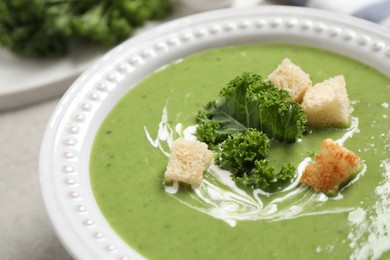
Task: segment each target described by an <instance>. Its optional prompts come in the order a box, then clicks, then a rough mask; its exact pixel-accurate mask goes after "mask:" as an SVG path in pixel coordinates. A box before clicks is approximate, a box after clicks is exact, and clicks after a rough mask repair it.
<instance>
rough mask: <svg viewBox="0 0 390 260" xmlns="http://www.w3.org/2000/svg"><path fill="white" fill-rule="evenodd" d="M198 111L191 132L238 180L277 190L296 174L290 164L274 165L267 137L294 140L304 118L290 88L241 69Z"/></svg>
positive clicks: (296, 138)
mask: <svg viewBox="0 0 390 260" xmlns="http://www.w3.org/2000/svg"><path fill="white" fill-rule="evenodd" d="M220 96H221V97H220V98H219V99H216V100H214V101H211V102H209V103H208V104H207V105H206V106H205V107H204V109H203V110H201V111H199V113H198V116H197V122H198V128H197V130H196V136H197V138H198V139H199V140H200V141H203V142H205V143H207V144H208V145H209V147H210V148H211V149H213V150H214V151H215V152H216V160H215V161H216V164H217V165H218V166H219V167H221V168H222V169H225V170H228V171H229V172H230V173H231V174H232V178H233V179H234V180H235V181H236V182H237V183H241V184H243V185H246V186H249V187H252V188H261V189H263V190H267V191H277V190H279V189H281V187H282V186H283V185H285V184H286V183H288V181H290V180H291V179H293V178H294V177H295V173H296V169H295V167H294V166H293V165H291V164H282V165H281V167H280V169H279V170H276V169H275V167H273V166H272V165H271V164H270V162H269V160H268V158H267V156H268V153H269V150H270V147H271V142H272V141H271V140H277V141H280V142H286V143H294V142H296V141H297V140H298V139H299V138H301V137H302V136H303V134H304V133H305V131H306V125H307V117H306V115H305V114H304V113H303V111H302V108H301V106H300V105H299V104H297V103H294V102H292V101H291V97H290V95H289V93H288V92H287V91H285V90H279V89H277V88H275V87H274V85H273V83H272V82H271V81H268V80H264V79H263V78H262V77H261V76H260V75H257V74H250V73H243V74H242V75H241V76H238V77H236V78H235V79H233V80H232V81H230V82H229V83H228V84H227V86H226V87H225V88H224V89H222V90H221V92H220Z"/></svg>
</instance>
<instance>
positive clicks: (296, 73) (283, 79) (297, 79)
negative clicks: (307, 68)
mask: <svg viewBox="0 0 390 260" xmlns="http://www.w3.org/2000/svg"><path fill="white" fill-rule="evenodd" d="M268 79H269V80H270V81H272V82H273V83H274V85H275V87H276V88H278V89H284V90H286V91H288V92H289V93H290V96H291V98H292V100H293V101H294V102H297V103H300V102H301V101H302V98H303V96H304V94H305V92H306V91H307V90H308V89H309V88H310V87H311V86H312V82H311V79H310V76H309V75H308V74H307V73H305V72H304V71H303V70H302V69H301V68H300V67H299V66H297V65H295V64H294V63H292V62H291V61H290V60H289V59H287V58H286V59H284V60H283V61H282V63H281V64H280V65H279V66H278V67H277V68H276V69H275V70H274V71H273V72H272V73H271V74H269V75H268Z"/></svg>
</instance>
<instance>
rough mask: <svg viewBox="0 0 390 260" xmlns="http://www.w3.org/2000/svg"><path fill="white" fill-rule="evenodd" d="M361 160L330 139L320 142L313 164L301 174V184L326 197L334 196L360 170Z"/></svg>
mask: <svg viewBox="0 0 390 260" xmlns="http://www.w3.org/2000/svg"><path fill="white" fill-rule="evenodd" d="M360 162H361V159H360V157H359V156H358V155H356V154H355V153H354V152H352V151H349V150H348V149H346V148H345V147H343V146H342V145H340V144H337V143H336V142H334V141H333V140H332V139H325V140H323V141H322V144H321V148H320V151H319V152H318V153H317V154H316V155H315V157H314V162H313V163H311V164H309V165H308V166H307V167H306V168H305V170H304V171H303V173H302V177H301V179H300V181H301V183H303V184H306V185H309V186H311V187H313V188H314V189H315V190H317V191H320V192H324V193H326V194H328V195H336V194H337V192H338V190H339V188H340V187H341V186H342V185H344V184H345V183H347V182H348V181H350V180H351V179H352V178H353V177H355V175H356V174H357V173H358V171H359V169H360Z"/></svg>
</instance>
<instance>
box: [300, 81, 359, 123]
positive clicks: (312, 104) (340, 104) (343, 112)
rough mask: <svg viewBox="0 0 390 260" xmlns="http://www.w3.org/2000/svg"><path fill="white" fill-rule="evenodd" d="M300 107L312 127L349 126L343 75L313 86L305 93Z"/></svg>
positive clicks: (347, 101)
mask: <svg viewBox="0 0 390 260" xmlns="http://www.w3.org/2000/svg"><path fill="white" fill-rule="evenodd" d="M301 105H302V108H303V111H304V112H305V113H306V115H307V119H308V124H309V125H310V126H312V127H315V128H321V127H329V126H334V127H348V126H349V125H350V114H351V111H350V109H349V99H348V94H347V89H346V86H345V79H344V76H343V75H339V76H336V77H334V78H330V79H328V80H325V81H323V82H321V83H318V84H316V85H314V86H313V87H312V88H310V89H309V90H308V91H307V92H306V94H305V96H304V97H303V101H302V104H301Z"/></svg>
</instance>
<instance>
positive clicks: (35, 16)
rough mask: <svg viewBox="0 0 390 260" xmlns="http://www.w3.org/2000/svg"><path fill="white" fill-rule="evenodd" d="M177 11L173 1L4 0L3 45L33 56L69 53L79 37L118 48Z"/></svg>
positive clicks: (1, 13)
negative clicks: (71, 43)
mask: <svg viewBox="0 0 390 260" xmlns="http://www.w3.org/2000/svg"><path fill="white" fill-rule="evenodd" d="M171 8H172V6H171V0H1V1H0V45H2V46H3V47H5V48H7V49H9V50H11V51H12V52H14V53H16V54H18V55H21V56H27V57H52V56H61V55H64V54H65V53H66V52H67V48H68V44H69V41H71V40H74V39H83V40H87V41H91V42H94V43H97V44H100V45H102V46H114V45H116V44H118V43H119V42H121V41H123V40H124V39H126V38H127V37H129V36H130V35H131V33H132V32H133V30H134V28H135V27H137V26H140V25H142V24H143V23H144V22H145V21H147V20H152V19H162V18H165V17H166V16H167V15H168V14H169V13H170V11H171Z"/></svg>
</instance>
